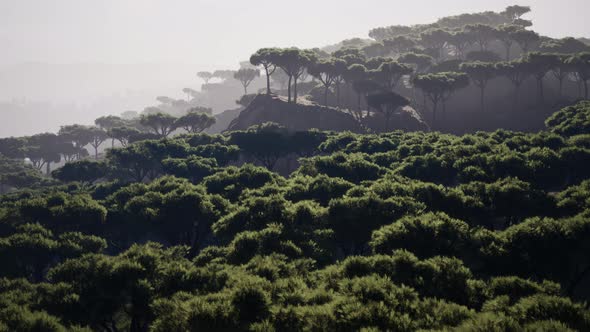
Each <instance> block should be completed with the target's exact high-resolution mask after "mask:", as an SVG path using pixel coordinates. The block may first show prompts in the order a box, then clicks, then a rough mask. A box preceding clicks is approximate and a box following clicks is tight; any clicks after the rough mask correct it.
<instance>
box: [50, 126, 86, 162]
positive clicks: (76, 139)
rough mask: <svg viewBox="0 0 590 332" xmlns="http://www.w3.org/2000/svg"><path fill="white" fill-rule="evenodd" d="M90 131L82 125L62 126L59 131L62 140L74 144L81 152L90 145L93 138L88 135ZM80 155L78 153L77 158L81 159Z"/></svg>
mask: <svg viewBox="0 0 590 332" xmlns="http://www.w3.org/2000/svg"><path fill="white" fill-rule="evenodd" d="M88 133H89V132H88V130H87V127H86V126H82V125H77V124H76V125H68V126H62V127H61V128H60V129H59V132H58V135H59V136H60V137H61V139H63V140H65V141H69V142H73V143H74V145H75V148H76V151H79V152H81V151H82V150H83V149H84V147H85V146H86V145H88V144H90V141H91V140H92V137H90V135H88ZM80 157H81V155H80V153H77V158H78V159H80Z"/></svg>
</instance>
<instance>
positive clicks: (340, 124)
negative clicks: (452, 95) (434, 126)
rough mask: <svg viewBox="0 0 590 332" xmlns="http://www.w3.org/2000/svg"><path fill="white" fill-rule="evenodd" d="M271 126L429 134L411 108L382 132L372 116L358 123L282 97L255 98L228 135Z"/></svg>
mask: <svg viewBox="0 0 590 332" xmlns="http://www.w3.org/2000/svg"><path fill="white" fill-rule="evenodd" d="M265 122H274V123H277V124H280V125H281V126H283V127H285V128H287V129H289V130H292V131H303V130H309V129H319V130H331V131H352V132H356V133H360V132H367V131H369V132H383V131H386V130H387V131H392V130H398V129H399V130H405V131H428V130H429V128H428V125H427V124H426V123H425V122H424V121H423V120H422V117H421V116H420V114H419V113H418V112H416V110H414V109H413V108H411V107H404V108H403V109H400V110H399V111H398V112H397V113H396V114H394V115H393V116H392V117H391V119H390V120H389V125H388V128H385V122H386V121H385V119H384V118H383V116H381V115H379V114H378V113H372V115H371V116H370V117H368V118H365V119H363V120H362V121H361V123H359V122H358V121H357V120H356V119H355V118H354V117H353V116H352V115H350V114H348V113H345V112H343V111H340V110H338V109H336V108H333V107H324V106H320V105H317V104H315V103H311V102H309V101H307V100H305V99H302V100H299V101H298V103H297V104H294V103H287V101H286V99H285V98H284V97H279V96H276V95H270V96H267V95H258V96H257V97H256V98H255V99H254V100H253V101H252V102H251V103H250V105H248V107H246V109H244V110H243V111H242V112H241V113H240V114H239V116H238V117H237V118H235V119H234V120H233V121H232V122H231V123H230V125H229V126H228V127H227V130H228V131H233V130H245V129H248V128H249V127H251V126H253V125H258V124H262V123H265Z"/></svg>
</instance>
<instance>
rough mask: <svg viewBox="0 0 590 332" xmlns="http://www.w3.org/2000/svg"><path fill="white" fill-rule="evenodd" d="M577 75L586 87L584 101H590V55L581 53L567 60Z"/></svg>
mask: <svg viewBox="0 0 590 332" xmlns="http://www.w3.org/2000/svg"><path fill="white" fill-rule="evenodd" d="M565 63H566V64H567V65H568V66H569V67H570V68H571V71H572V72H574V73H575V75H576V77H577V79H578V81H579V82H581V83H582V84H583V85H584V99H588V80H590V53H587V52H585V53H579V54H576V55H573V56H571V57H569V58H567V59H566V60H565Z"/></svg>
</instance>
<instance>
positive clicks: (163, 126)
mask: <svg viewBox="0 0 590 332" xmlns="http://www.w3.org/2000/svg"><path fill="white" fill-rule="evenodd" d="M139 122H140V123H141V124H142V125H144V126H146V127H148V128H150V129H151V130H152V131H153V132H154V133H155V134H156V135H158V136H160V137H161V138H165V137H168V135H170V133H172V132H173V131H174V130H175V129H176V127H175V122H176V118H175V117H174V116H172V115H170V114H166V113H162V112H158V113H150V114H142V115H141V118H140V120H139Z"/></svg>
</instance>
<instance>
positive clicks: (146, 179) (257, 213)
mask: <svg viewBox="0 0 590 332" xmlns="http://www.w3.org/2000/svg"><path fill="white" fill-rule="evenodd" d="M589 119H590V104H589V103H588V102H582V103H579V104H578V105H575V106H572V107H569V108H565V109H563V110H562V111H560V112H557V113H556V114H555V115H553V116H552V117H551V118H550V119H548V120H547V125H548V131H544V132H540V133H535V134H526V133H518V132H509V131H504V130H498V131H496V132H490V133H485V132H478V133H475V134H470V135H463V136H454V135H449V134H442V133H403V132H399V131H396V132H391V133H385V134H378V135H377V134H375V135H359V134H352V133H327V132H318V131H309V132H296V133H293V132H288V131H285V130H284V129H282V128H281V127H279V126H277V125H272V124H266V125H262V126H258V127H254V128H251V129H250V130H247V131H239V132H233V133H227V134H226V135H214V136H210V135H205V134H185V135H179V136H176V137H173V138H168V139H159V140H145V141H140V142H136V143H131V144H129V145H128V146H127V147H121V148H115V149H111V150H109V151H108V152H107V156H106V158H105V160H104V161H100V162H95V161H89V160H84V161H76V162H72V163H69V164H68V165H67V166H66V167H64V168H62V169H60V170H58V171H56V172H55V173H54V175H55V176H56V177H57V178H59V179H61V183H59V184H56V185H53V186H45V187H43V188H41V189H38V190H21V191H19V192H15V193H11V194H9V195H4V196H2V197H1V198H0V262H1V264H2V266H3V269H1V270H0V277H2V279H0V293H1V294H2V295H1V296H0V329H4V330H7V331H39V330H41V331H65V330H72V331H84V330H96V331H122V330H126V331H146V330H150V331H199V330H207V331H227V330H242V331H246V330H250V331H308V330H313V331H323V330H324V331H325V330H345V331H348V330H365V331H387V330H399V331H415V330H419V329H428V330H458V331H476V330H499V331H521V330H525V331H569V330H571V331H585V330H588V329H590V311H589V310H588V307H587V305H586V304H584V303H583V301H587V300H588V298H589V297H590V278H589V275H590V273H589V271H590V264H589V262H588V259H587V253H588V250H589V249H590V248H589V247H588V241H587V240H588V238H589V236H590V215H589V211H590V205H589V196H588V195H589V192H590V191H589V189H590V182H589V179H590V173H589V172H590V167H588V166H589V165H590V131H589V127H588V120H589ZM238 153H239V154H242V155H243V156H242V157H243V158H250V160H252V161H253V162H255V163H256V164H258V165H262V166H264V167H259V166H255V165H252V164H245V165H242V166H239V167H237V166H231V165H230V164H231V163H232V161H233V160H236V158H238V157H237V154H238ZM292 154H294V155H298V156H301V157H302V159H301V165H300V166H299V167H298V168H297V169H296V170H295V171H294V172H293V173H292V174H291V175H290V176H289V177H287V178H286V177H283V176H280V175H278V174H276V173H274V172H272V171H271V170H272V169H273V167H275V165H276V163H277V161H278V160H280V159H282V158H285V157H287V156H288V155H292ZM580 301H581V302H580Z"/></svg>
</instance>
